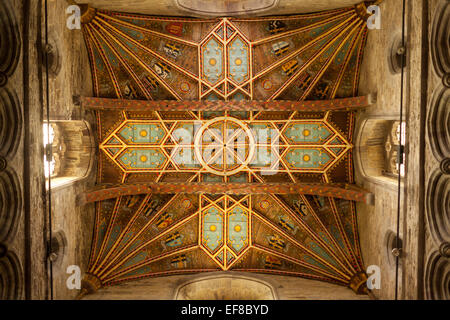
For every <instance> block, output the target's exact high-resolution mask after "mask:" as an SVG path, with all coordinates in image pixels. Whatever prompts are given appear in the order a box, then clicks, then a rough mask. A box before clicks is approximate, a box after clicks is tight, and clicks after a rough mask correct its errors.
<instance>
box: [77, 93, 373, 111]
mask: <svg viewBox="0 0 450 320" xmlns="http://www.w3.org/2000/svg"><path fill="white" fill-rule="evenodd" d="M375 100H376V95H375V94H369V95H367V96H360V97H353V98H343V99H334V100H308V101H288V100H276V101H255V100H252V101H221V100H220V101H198V100H196V101H176V100H157V101H150V100H124V99H109V98H96V97H81V105H82V106H83V107H84V108H87V109H93V110H126V111H187V110H188V111H300V112H322V111H333V110H334V111H347V110H352V109H358V108H365V107H367V106H369V105H371V104H373V103H374V102H375Z"/></svg>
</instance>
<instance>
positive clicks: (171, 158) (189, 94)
mask: <svg viewBox="0 0 450 320" xmlns="http://www.w3.org/2000/svg"><path fill="white" fill-rule="evenodd" d="M364 9H365V7H364V4H361V5H359V6H356V7H351V8H344V9H338V10H331V11H326V12H320V13H314V14H305V15H299V16H284V17H264V18H257V19H238V18H220V19H203V20H201V19H187V18H172V17H152V16H143V15H132V14H125V13H117V12H107V11H102V10H95V9H92V8H89V9H88V10H87V11H86V12H85V13H84V15H83V17H82V21H83V31H84V35H85V39H86V45H87V48H88V51H89V55H90V59H91V67H92V77H93V83H94V92H95V95H96V96H97V97H103V98H116V99H129V100H135V101H137V100H203V101H205V103H211V102H206V101H213V100H225V101H230V100H263V101H270V100H291V101H292V100H320V99H322V100H323V99H334V98H346V97H354V96H356V95H357V85H358V79H359V69H360V64H361V58H362V52H363V49H364V45H365V40H366V34H367V28H366V26H365V22H364V19H363V17H361V16H360V14H361V12H364ZM121 101H124V100H121ZM286 102H288V101H286ZM130 103H133V101H130ZM225 103H226V102H225ZM277 103H281V102H277ZM124 105H125V104H124ZM330 105H333V103H330ZM202 110H204V109H202ZM283 110H284V109H280V110H279V111H250V110H241V111H221V110H214V111H213V110H208V111H193V110H188V109H187V110H181V111H165V110H164V107H161V108H160V109H158V110H149V109H145V108H141V109H139V110H133V109H132V108H130V109H129V110H128V109H127V107H126V106H125V107H124V108H121V109H117V110H113V109H109V110H99V109H97V121H98V122H97V129H98V134H99V149H100V154H99V170H98V172H99V177H98V183H100V184H104V185H107V184H116V185H119V186H120V185H121V184H124V183H127V184H137V185H139V184H144V183H158V184H162V183H181V184H182V186H179V189H181V190H182V193H175V192H172V191H169V193H164V194H156V193H149V192H147V193H143V194H136V195H130V196H122V195H119V194H117V195H115V196H114V198H111V197H104V198H103V200H102V201H98V202H97V214H96V224H95V231H94V239H93V242H92V250H91V257H90V263H89V269H88V272H87V274H86V277H85V279H84V282H83V283H84V290H85V291H84V292H88V291H93V290H96V289H98V288H99V287H101V286H105V285H114V284H117V283H120V282H123V281H128V280H135V279H140V278H142V277H151V276H167V275H171V274H177V273H191V272H206V271H215V270H239V271H252V272H265V273H273V274H283V275H292V276H302V277H306V278H310V279H317V280H323V281H328V282H332V283H336V284H340V285H345V286H349V287H351V288H352V289H353V290H354V291H355V292H357V293H362V292H365V290H367V289H366V288H365V281H366V279H367V276H366V275H365V273H364V269H363V264H362V259H361V254H360V249H359V240H358V232H357V223H356V213H355V204H354V202H353V201H349V200H342V199H337V198H331V197H322V196H317V195H306V194H298V193H292V194H273V193H270V192H271V191H270V190H267V193H266V194H252V193H251V192H247V193H246V192H238V193H242V194H223V193H221V194H211V193H212V191H206V192H200V193H197V194H194V193H192V192H189V190H188V189H186V188H185V187H184V185H187V184H186V183H194V182H195V183H199V184H201V183H216V184H217V183H222V184H226V185H227V186H229V185H230V184H231V183H242V184H246V186H249V185H250V184H257V185H264V184H267V186H270V185H271V183H279V184H280V183H316V184H320V183H322V184H327V183H353V165H352V154H351V151H352V148H353V145H352V135H353V125H354V112H353V111H329V110H325V111H317V110H316V111H312V110H311V111H304V112H299V111H283ZM229 183H230V184H229ZM316 188H320V186H318V187H317V186H316ZM138 189H139V188H138ZM311 189H313V187H311ZM204 190H207V189H204ZM242 190H249V189H248V188H247V187H243V189H242ZM106 192H109V191H106ZM170 192H172V193H170ZM315 194H318V193H315ZM319 194H320V193H319ZM322 194H323V193H322ZM327 195H328V194H327ZM108 198H109V199H108ZM105 199H106V200H105Z"/></svg>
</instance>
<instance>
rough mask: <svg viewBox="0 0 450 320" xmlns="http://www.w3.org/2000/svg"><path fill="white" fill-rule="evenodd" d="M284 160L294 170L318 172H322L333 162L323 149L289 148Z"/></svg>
mask: <svg viewBox="0 0 450 320" xmlns="http://www.w3.org/2000/svg"><path fill="white" fill-rule="evenodd" d="M284 159H285V161H286V162H287V164H288V165H289V166H290V167H291V168H294V169H318V170H323V169H324V168H325V167H326V166H327V165H328V164H329V163H330V162H331V161H332V160H333V158H332V157H331V156H330V154H329V153H328V152H326V151H325V149H323V148H317V149H313V148H291V149H289V151H288V152H287V153H286V155H285V156H284Z"/></svg>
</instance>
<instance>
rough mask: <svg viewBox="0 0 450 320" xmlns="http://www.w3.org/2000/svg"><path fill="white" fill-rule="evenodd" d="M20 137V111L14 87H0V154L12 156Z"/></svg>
mask: <svg viewBox="0 0 450 320" xmlns="http://www.w3.org/2000/svg"><path fill="white" fill-rule="evenodd" d="M21 137H22V111H21V107H20V103H19V99H18V97H17V94H16V92H15V90H14V89H9V88H8V87H4V88H0V155H3V156H5V157H8V156H10V157H11V156H14V154H15V153H16V151H17V147H18V145H19V143H20V140H21Z"/></svg>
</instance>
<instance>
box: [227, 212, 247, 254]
mask: <svg viewBox="0 0 450 320" xmlns="http://www.w3.org/2000/svg"><path fill="white" fill-rule="evenodd" d="M247 222H248V214H247V212H245V211H244V210H243V209H242V208H241V207H238V206H237V207H234V208H233V209H232V210H231V212H229V213H228V246H229V247H231V248H232V249H233V250H234V251H235V252H236V253H240V252H241V251H242V250H243V249H244V248H245V247H246V246H247V244H248V228H247Z"/></svg>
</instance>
